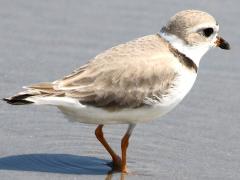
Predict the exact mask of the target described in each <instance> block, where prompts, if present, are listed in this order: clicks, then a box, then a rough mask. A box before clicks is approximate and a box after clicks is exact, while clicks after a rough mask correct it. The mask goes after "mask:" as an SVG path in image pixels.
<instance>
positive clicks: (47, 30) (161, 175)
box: [0, 0, 240, 180]
mask: <svg viewBox="0 0 240 180" xmlns="http://www.w3.org/2000/svg"><path fill="white" fill-rule="evenodd" d="M239 6H240V3H239V1H237V0H232V1H221V2H220V1H217V0H212V1H207V0H203V1H190V0H187V1H184V2H180V1H177V0H172V1H167V0H163V1H157V0H154V1H143V0H133V1H127V0H121V1H110V0H105V1H77V0H69V1H68V0H52V1H47V0H41V1H32V0H19V1H18V0H13V1H7V0H1V1H0V64H1V65H0V87H1V88H0V97H1V98H3V97H8V96H11V95H13V94H14V93H16V92H18V91H20V90H21V87H22V86H24V85H28V84H33V83H36V82H46V81H53V80H56V79H59V78H61V77H62V76H64V75H66V74H68V73H70V72H72V71H73V70H74V69H76V68H77V67H79V66H80V65H82V64H84V63H86V62H87V61H88V60H89V59H91V58H92V57H94V56H95V55H97V54H98V53H99V52H101V51H103V50H105V49H107V48H109V47H112V46H114V45H117V44H119V43H123V42H126V41H129V40H132V39H134V38H137V37H140V36H143V35H148V34H154V33H156V32H158V31H159V30H160V28H161V27H162V26H163V25H164V24H165V23H166V22H167V20H168V19H169V18H170V17H171V16H172V15H174V14H175V13H176V12H178V11H180V10H184V9H200V10H204V11H207V12H209V13H211V14H212V15H213V16H214V17H216V19H217V20H218V23H219V24H220V32H221V35H222V36H223V37H224V38H225V39H226V40H227V41H229V43H230V44H231V47H232V49H231V51H223V50H221V49H213V50H211V51H210V52H208V53H207V54H206V55H205V56H204V57H203V59H202V61H201V65H200V66H201V67H200V69H199V73H198V79H197V81H196V83H195V85H194V87H193V89H192V91H191V92H190V93H189V94H188V96H187V97H186V98H185V100H184V101H183V102H182V103H181V104H180V105H179V106H178V107H177V108H176V109H175V110H174V111H172V112H171V113H169V114H168V115H166V116H165V117H163V118H161V119H159V120H156V121H153V122H150V123H148V124H139V125H137V127H136V129H135V131H134V133H133V136H132V138H131V142H130V146H129V149H128V166H129V169H130V171H131V173H130V174H129V175H126V176H125V177H121V174H120V173H115V174H111V173H109V171H110V170H111V168H110V166H109V165H108V163H110V157H109V156H108V154H107V153H106V152H105V150H104V149H103V147H102V146H101V145H100V144H99V142H98V141H97V140H96V138H95V135H94V130H95V128H96V126H94V125H86V124H80V123H71V122H68V120H67V119H66V118H65V117H64V116H63V115H62V114H61V113H59V111H58V110H57V109H56V108H53V107H46V106H10V105H8V104H6V103H5V102H3V101H0V179H1V180H13V179H14V180H16V179H19V180H20V179H24V180H28V179H29V180H41V179H49V180H65V179H73V180H76V179H78V180H86V179H88V180H98V179H109V180H110V179H121V178H122V179H126V180H142V179H152V180H156V179H164V180H198V179H199V180H203V179H204V180H236V179H240V113H239V112H240V105H239V103H240V73H239V69H240V61H239V56H238V55H237V52H238V51H239V48H240V38H239V37H240V31H239V29H238V28H239V27H240V24H239V19H238V18H239V16H240V11H239ZM126 128H127V126H124V125H109V126H106V128H105V129H104V131H105V133H106V137H107V139H108V140H109V142H110V143H111V145H112V146H113V147H114V149H116V150H117V152H120V139H121V137H122V135H123V134H124V132H125V130H126Z"/></svg>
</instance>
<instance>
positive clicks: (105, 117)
mask: <svg viewBox="0 0 240 180" xmlns="http://www.w3.org/2000/svg"><path fill="white" fill-rule="evenodd" d="M213 47H220V48H221V49H225V50H229V49H230V45H229V43H228V42H227V41H226V40H224V39H223V38H222V37H221V36H220V35H219V24H218V23H217V21H216V20H215V18H214V17H213V16H212V15H210V14H209V13H207V12H204V11H200V10H194V9H189V10H182V11H180V12H177V13H176V14H175V15H174V16H172V17H171V18H170V20H169V21H168V22H167V23H166V24H165V26H163V27H162V28H161V29H160V31H158V32H157V33H154V34H150V35H146V36H143V37H139V38H136V39H134V40H131V41H129V42H126V43H122V44H119V45H117V46H114V47H112V48H110V49H107V50H105V51H104V52H102V53H100V54H98V55H97V56H95V57H94V58H92V59H90V60H89V61H88V63H86V64H85V65H82V66H80V68H78V69H76V70H75V71H73V72H72V73H70V74H69V75H67V76H64V77H63V78H61V79H58V80H55V81H53V82H42V83H36V84H32V85H29V86H25V87H24V89H25V90H23V91H22V92H20V93H18V94H16V95H14V96H11V97H8V98H4V99H3V100H4V101H6V102H7V103H9V104H12V105H27V104H34V105H50V106H55V107H57V108H58V109H59V110H60V111H61V112H62V113H63V114H64V115H66V117H68V118H69V119H70V120H73V121H77V122H80V123H86V124H95V125H96V126H97V127H96V130H95V135H96V138H97V139H98V140H99V142H100V143H101V144H102V145H103V146H104V148H105V149H106V151H108V153H109V154H110V156H111V158H112V162H113V167H114V168H115V169H117V170H118V171H120V172H123V173H128V172H129V171H128V168H127V148H128V145H129V139H130V136H131V135H132V132H133V130H134V128H135V126H136V125H137V124H138V123H147V122H150V121H152V120H155V119H159V118H161V117H162V116H163V115H165V114H167V113H168V112H170V111H171V110H173V109H174V107H176V106H177V105H178V104H179V103H180V102H181V101H182V100H183V99H184V97H185V96H186V95H187V94H188V93H189V91H190V90H191V88H192V86H193V84H194V82H195V80H196V78H197V73H198V69H199V63H200V60H201V58H202V56H203V55H204V54H205V53H206V52H207V51H208V50H209V49H211V48H213ZM108 124H127V125H128V128H127V131H126V133H125V134H124V135H123V137H122V139H121V156H119V155H118V154H117V153H116V152H115V151H114V150H113V149H112V148H111V146H110V145H109V143H108V142H107V140H106V139H105V136H104V133H103V127H104V126H105V125H108Z"/></svg>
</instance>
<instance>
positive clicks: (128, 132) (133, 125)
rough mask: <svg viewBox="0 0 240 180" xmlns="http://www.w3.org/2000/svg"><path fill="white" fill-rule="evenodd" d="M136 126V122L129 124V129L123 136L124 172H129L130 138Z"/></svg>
mask: <svg viewBox="0 0 240 180" xmlns="http://www.w3.org/2000/svg"><path fill="white" fill-rule="evenodd" d="M135 126H136V125H135V124H129V126H128V130H127V132H126V133H125V135H124V136H123V138H122V142H121V148H122V172H123V173H127V148H128V143H129V138H130V136H131V134H132V131H133V129H134V127H135Z"/></svg>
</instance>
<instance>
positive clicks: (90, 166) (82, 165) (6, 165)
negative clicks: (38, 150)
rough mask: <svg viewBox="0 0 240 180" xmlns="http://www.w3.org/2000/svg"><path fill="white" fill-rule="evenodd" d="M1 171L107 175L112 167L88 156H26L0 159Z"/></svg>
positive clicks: (105, 162)
mask: <svg viewBox="0 0 240 180" xmlns="http://www.w3.org/2000/svg"><path fill="white" fill-rule="evenodd" d="M0 170H17V171H35V172H48V173H63V174H79V175H80V174H85V175H106V174H108V173H109V172H111V170H112V166H111V162H110V161H107V160H103V159H99V158H95V157H88V156H75V155H70V154H25V155H16V156H8V157H2V158H0Z"/></svg>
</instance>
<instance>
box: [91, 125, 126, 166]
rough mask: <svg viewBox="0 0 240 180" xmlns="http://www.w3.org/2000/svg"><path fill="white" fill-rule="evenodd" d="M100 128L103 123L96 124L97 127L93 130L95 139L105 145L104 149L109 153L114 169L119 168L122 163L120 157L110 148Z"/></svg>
mask: <svg viewBox="0 0 240 180" xmlns="http://www.w3.org/2000/svg"><path fill="white" fill-rule="evenodd" d="M102 128H103V125H98V127H97V128H96V130H95V135H96V137H97V139H98V140H99V141H100V142H101V143H102V145H103V146H104V147H105V149H106V150H107V151H108V153H109V154H110V155H111V157H112V160H113V165H114V168H115V169H116V170H120V169H121V165H122V161H121V158H120V157H119V156H118V155H117V154H116V153H115V152H114V151H113V150H112V148H111V147H110V146H109V144H108V143H107V141H106V139H105V138H104V135H103V131H102Z"/></svg>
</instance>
